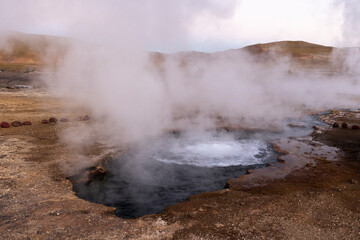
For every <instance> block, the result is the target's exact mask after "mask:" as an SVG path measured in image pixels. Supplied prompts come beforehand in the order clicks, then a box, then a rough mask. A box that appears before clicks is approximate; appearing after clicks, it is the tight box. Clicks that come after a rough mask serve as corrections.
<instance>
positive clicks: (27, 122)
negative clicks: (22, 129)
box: [22, 121, 32, 126]
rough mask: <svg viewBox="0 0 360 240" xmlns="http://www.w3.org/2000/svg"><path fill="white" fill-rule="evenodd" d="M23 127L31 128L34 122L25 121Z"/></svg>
mask: <svg viewBox="0 0 360 240" xmlns="http://www.w3.org/2000/svg"><path fill="white" fill-rule="evenodd" d="M22 125H25V126H29V125H32V122H30V121H25V122H23V123H22Z"/></svg>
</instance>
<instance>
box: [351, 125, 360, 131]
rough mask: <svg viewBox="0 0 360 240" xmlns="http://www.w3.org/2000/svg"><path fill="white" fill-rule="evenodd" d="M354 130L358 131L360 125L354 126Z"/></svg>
mask: <svg viewBox="0 0 360 240" xmlns="http://www.w3.org/2000/svg"><path fill="white" fill-rule="evenodd" d="M351 128H352V129H354V130H356V129H360V127H359V125H352V127H351Z"/></svg>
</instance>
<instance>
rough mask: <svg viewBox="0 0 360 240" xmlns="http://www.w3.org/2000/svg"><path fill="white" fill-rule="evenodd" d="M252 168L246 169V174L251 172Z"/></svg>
mask: <svg viewBox="0 0 360 240" xmlns="http://www.w3.org/2000/svg"><path fill="white" fill-rule="evenodd" d="M253 171H254V170H252V169H248V170H246V174H250V173H252V172H253Z"/></svg>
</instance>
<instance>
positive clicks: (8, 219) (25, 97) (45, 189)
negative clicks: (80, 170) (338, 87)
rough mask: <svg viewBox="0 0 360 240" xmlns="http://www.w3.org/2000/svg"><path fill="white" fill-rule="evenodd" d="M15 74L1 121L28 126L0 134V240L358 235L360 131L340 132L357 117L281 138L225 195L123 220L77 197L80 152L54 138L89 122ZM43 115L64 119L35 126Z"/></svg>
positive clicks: (343, 115)
mask: <svg viewBox="0 0 360 240" xmlns="http://www.w3.org/2000/svg"><path fill="white" fill-rule="evenodd" d="M0 74H1V73H0ZM24 74H25V75H24ZM28 74H36V73H28ZM17 76H18V75H14V76H12V77H11V78H9V77H6V78H5V77H4V75H2V76H0V82H1V83H0V121H8V122H12V121H15V120H19V121H26V120H27V121H31V122H32V125H31V126H21V127H16V128H15V127H11V128H0V236H1V239H280V238H281V239H359V238H360V184H359V182H360V157H359V156H360V154H359V149H360V146H359V141H360V130H355V129H354V130H353V129H351V127H350V128H342V127H341V123H342V122H347V123H348V124H349V126H352V125H356V124H360V117H359V115H360V113H359V114H358V113H357V112H352V113H350V112H344V111H333V112H332V113H331V114H330V115H328V116H324V120H325V121H326V122H328V123H329V124H333V123H334V122H335V121H336V122H339V124H340V127H339V128H331V127H327V128H323V129H316V130H315V131H314V133H313V135H312V136H309V137H303V138H292V139H279V140H278V141H276V142H274V145H275V146H276V147H277V149H278V150H279V151H281V152H283V153H286V154H285V155H283V156H282V157H281V159H280V161H279V162H278V163H275V164H273V165H272V166H269V167H267V168H263V169H257V170H254V171H253V172H250V174H248V175H244V176H242V177H240V178H237V179H231V180H229V181H228V187H229V188H227V189H224V190H220V191H217V192H212V193H203V194H200V195H197V196H193V197H191V198H190V199H189V201H184V202H181V203H178V204H176V205H173V206H169V207H168V208H166V209H165V210H164V211H163V212H162V213H160V214H153V215H148V216H144V217H141V218H138V219H121V218H118V217H116V216H115V215H114V209H112V208H109V207H106V206H103V205H99V204H94V203H90V202H87V201H84V200H82V199H79V198H78V197H77V196H76V195H75V193H74V192H73V190H72V184H71V182H70V181H69V180H68V179H67V177H68V172H69V171H65V170H64V169H65V167H66V166H69V165H67V164H66V163H72V164H73V163H76V158H78V157H80V156H77V155H73V152H72V151H71V146H68V145H66V144H64V143H63V142H62V141H61V140H60V138H59V134H61V132H62V131H64V130H66V129H69V128H77V127H82V126H84V125H86V124H87V125H89V126H88V127H89V128H91V125H92V124H93V123H94V121H95V120H91V121H87V122H85V121H76V119H77V117H78V116H79V114H86V111H85V110H84V109H83V108H81V107H79V108H78V109H76V108H73V109H71V110H69V108H64V105H66V104H67V103H66V102H65V101H63V100H60V99H57V98H54V97H52V96H50V95H49V94H48V93H47V92H46V91H45V89H44V88H41V87H40V88H37V87H34V86H36V85H37V83H36V82H35V83H34V81H32V79H31V78H30V77H28V76H31V75H26V73H22V75H21V76H22V77H23V78H20V77H19V78H17ZM3 79H7V80H6V81H5V80H3ZM14 79H17V81H18V82H16V84H15V83H14V84H12V82H14ZM14 85H27V86H31V87H32V88H16V87H15V88H13V87H12V86H14ZM7 87H9V88H7ZM65 109H67V110H65ZM50 117H57V118H60V117H66V118H68V119H69V122H64V123H63V122H58V123H56V124H41V123H40V122H41V120H42V119H48V118H50ZM99 152H100V151H99ZM91 154H92V155H94V156H96V155H97V154H99V153H98V152H96V151H95V152H92V153H91ZM89 164H91V163H89Z"/></svg>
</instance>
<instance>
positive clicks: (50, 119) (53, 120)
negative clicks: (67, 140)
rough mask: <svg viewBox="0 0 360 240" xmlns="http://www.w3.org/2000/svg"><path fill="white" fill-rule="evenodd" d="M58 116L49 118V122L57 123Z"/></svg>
mask: <svg viewBox="0 0 360 240" xmlns="http://www.w3.org/2000/svg"><path fill="white" fill-rule="evenodd" d="M57 121H58V120H57V118H54V117H52V118H49V122H51V123H57Z"/></svg>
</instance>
